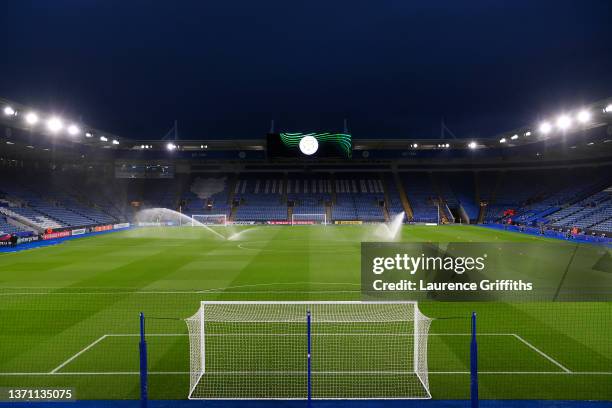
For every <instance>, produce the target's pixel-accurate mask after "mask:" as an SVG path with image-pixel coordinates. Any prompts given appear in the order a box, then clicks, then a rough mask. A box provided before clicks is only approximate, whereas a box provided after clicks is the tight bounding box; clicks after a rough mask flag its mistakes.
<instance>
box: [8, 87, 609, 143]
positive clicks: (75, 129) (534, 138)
mask: <svg viewBox="0 0 612 408" xmlns="http://www.w3.org/2000/svg"><path fill="white" fill-rule="evenodd" d="M0 109H1V112H0V123H2V124H4V125H6V126H8V127H11V128H16V129H20V130H23V131H28V132H31V133H32V134H40V135H43V136H46V137H49V138H51V139H52V140H57V141H65V142H67V143H76V144H83V145H87V146H90V147H101V148H107V149H108V148H110V149H122V150H125V149H128V150H162V149H170V150H175V149H177V150H183V151H202V150H245V151H263V150H265V149H266V141H265V139H263V138H256V139H246V138H245V139H201V140H170V141H168V140H158V139H156V140H136V139H130V138H127V137H122V136H119V135H115V134H112V133H110V132H106V131H104V130H101V129H97V128H94V127H92V126H89V125H87V124H86V123H83V122H82V121H80V120H75V119H71V118H63V117H61V116H59V115H55V114H54V113H52V112H43V111H41V110H38V109H35V108H33V107H29V106H25V105H22V104H19V103H16V102H14V101H9V100H7V99H3V98H0ZM611 123H612V98H608V99H606V100H602V101H598V102H595V103H592V104H590V105H586V106H581V107H578V108H576V109H573V110H568V111H566V112H561V113H558V114H557V115H556V116H551V117H550V118H547V119H543V120H542V121H540V123H537V124H534V125H532V126H524V127H521V128H517V129H513V130H511V131H508V132H504V133H502V134H499V135H495V136H492V137H487V138H477V139H476V138H474V139H472V138H470V139H465V138H463V139H461V138H452V139H449V138H439V139H432V138H353V149H354V150H358V151H359V150H387V149H388V150H394V149H407V148H410V149H416V150H433V149H436V150H437V149H476V148H499V147H512V146H518V145H525V144H529V143H534V142H539V141H544V140H548V139H552V138H557V137H565V135H568V134H571V133H575V132H578V131H585V130H589V129H593V128H597V127H601V126H606V125H609V124H611Z"/></svg>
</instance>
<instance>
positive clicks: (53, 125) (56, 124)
mask: <svg viewBox="0 0 612 408" xmlns="http://www.w3.org/2000/svg"><path fill="white" fill-rule="evenodd" d="M63 127H64V124H63V123H62V120H61V119H60V118H58V117H56V116H53V117H51V118H49V120H47V129H49V130H50V131H51V132H53V133H57V132H59V131H60V130H62V128H63Z"/></svg>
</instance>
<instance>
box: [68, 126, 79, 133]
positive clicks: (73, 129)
mask: <svg viewBox="0 0 612 408" xmlns="http://www.w3.org/2000/svg"><path fill="white" fill-rule="evenodd" d="M78 133H79V127H78V126H77V125H74V124H72V125H70V126H68V134H69V135H70V136H76V135H77V134H78Z"/></svg>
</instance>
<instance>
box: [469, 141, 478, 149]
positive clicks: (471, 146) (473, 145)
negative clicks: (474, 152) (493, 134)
mask: <svg viewBox="0 0 612 408" xmlns="http://www.w3.org/2000/svg"><path fill="white" fill-rule="evenodd" d="M468 147H469V148H470V149H475V148H477V147H478V145H477V144H476V142H473V141H472V142H470V143H468Z"/></svg>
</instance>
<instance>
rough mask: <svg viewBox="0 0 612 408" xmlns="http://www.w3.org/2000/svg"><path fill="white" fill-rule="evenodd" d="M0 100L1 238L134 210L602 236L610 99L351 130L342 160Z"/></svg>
mask: <svg viewBox="0 0 612 408" xmlns="http://www.w3.org/2000/svg"><path fill="white" fill-rule="evenodd" d="M0 108H1V109H2V112H1V113H0V126H1V128H0V171H1V172H2V177H1V178H0V213H1V215H0V235H1V236H2V240H3V242H4V244H5V245H9V243H13V244H14V243H15V241H18V242H28V241H31V240H34V239H47V238H57V237H64V236H68V235H77V234H81V233H88V232H92V231H93V232H95V231H103V230H108V229H114V228H115V229H116V228H123V227H125V226H126V225H128V223H133V222H134V214H135V213H136V212H137V211H139V210H142V209H145V208H168V209H172V210H176V211H179V212H181V213H184V214H187V215H193V214H198V215H207V214H210V215H223V216H224V219H225V220H226V221H227V222H229V223H270V224H291V223H292V220H294V219H295V218H296V216H297V218H300V216H303V217H301V218H302V219H303V220H304V222H306V223H310V222H318V220H320V219H324V220H325V222H328V223H370V222H385V221H389V220H391V219H392V218H393V217H394V216H395V215H397V214H400V213H402V212H404V213H405V214H406V222H411V223H412V222H413V223H436V224H451V223H462V224H488V225H491V226H496V227H503V228H506V229H512V230H518V231H523V232H530V233H535V234H544V235H547V236H552V237H559V238H574V239H579V240H607V239H609V238H608V237H609V236H610V234H611V233H612V188H611V186H612V177H611V174H612V172H611V171H610V169H611V166H612V107H611V105H610V101H600V102H597V103H594V104H592V105H589V106H587V107H583V108H581V109H578V110H575V111H571V112H568V113H567V114H564V115H561V116H558V117H551V118H550V119H549V120H548V121H547V120H544V121H542V122H541V123H539V124H535V125H534V126H532V127H523V128H520V129H515V130H512V131H510V132H506V133H504V134H502V135H498V136H495V137H489V138H482V139H442V138H441V139H402V138H398V139H394V138H389V139H383V138H381V139H379V138H372V139H359V138H355V139H353V140H352V146H351V148H350V151H349V152H348V153H349V154H348V155H347V157H344V158H340V157H323V156H322V155H317V154H313V155H307V156H306V155H303V156H299V155H296V156H295V157H291V156H286V157H277V156H273V155H271V154H270V149H269V146H268V145H269V143H270V142H269V138H268V140H266V139H264V138H259V139H246V138H245V139H236V140H131V139H126V138H122V137H119V136H117V135H112V134H110V133H108V132H104V131H101V130H98V129H94V128H91V127H88V126H86V125H85V124H82V123H77V124H72V123H70V122H69V121H67V120H66V119H62V118H57V117H53V116H51V115H45V114H44V113H42V112H40V111H36V110H34V109H31V108H29V107H25V106H22V105H19V104H16V103H14V102H11V101H7V100H0ZM344 133H345V134H346V133H348V132H347V131H346V129H345V132H344ZM308 214H316V215H319V216H322V217H319V218H315V217H313V218H312V219H309V218H308V217H307V216H306V215H308ZM35 237H36V238H35Z"/></svg>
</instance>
